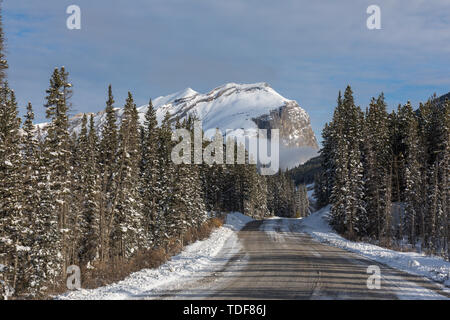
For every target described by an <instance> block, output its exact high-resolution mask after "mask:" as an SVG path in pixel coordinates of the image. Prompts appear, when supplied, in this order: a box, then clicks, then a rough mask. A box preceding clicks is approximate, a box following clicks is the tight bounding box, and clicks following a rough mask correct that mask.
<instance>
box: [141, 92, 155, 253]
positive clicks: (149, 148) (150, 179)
mask: <svg viewBox="0 0 450 320" xmlns="http://www.w3.org/2000/svg"><path fill="white" fill-rule="evenodd" d="M157 126H158V122H157V120H156V112H155V109H154V108H153V104H152V101H151V100H150V102H149V105H148V108H147V112H146V113H145V121H144V126H143V128H142V143H141V144H142V163H141V195H142V214H143V216H144V230H145V231H144V232H145V233H146V235H147V239H148V243H147V244H146V246H148V247H150V246H151V245H152V244H153V243H154V242H155V239H154V235H155V232H156V223H157V221H156V213H157V206H156V203H157V192H156V190H155V189H156V182H157V178H158V166H159V162H158V154H157V148H158V127H157Z"/></svg>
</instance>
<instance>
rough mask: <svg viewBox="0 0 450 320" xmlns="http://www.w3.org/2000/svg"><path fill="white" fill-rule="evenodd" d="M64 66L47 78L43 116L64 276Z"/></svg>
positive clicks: (66, 143)
mask: <svg viewBox="0 0 450 320" xmlns="http://www.w3.org/2000/svg"><path fill="white" fill-rule="evenodd" d="M67 78H68V76H67V72H66V71H65V69H64V68H63V67H62V68H60V69H57V68H56V69H55V70H54V72H53V74H52V77H51V79H50V87H49V89H47V91H46V93H47V96H46V104H45V107H46V115H47V118H48V119H49V120H50V124H49V125H48V128H47V136H46V138H45V149H46V150H45V152H44V156H45V157H46V162H47V165H48V169H49V173H50V180H49V182H50V190H51V193H52V195H51V197H52V205H53V207H54V211H55V212H56V214H57V215H58V227H59V230H60V233H61V246H62V249H61V250H62V251H61V255H62V264H61V275H64V274H65V272H66V269H67V266H68V265H69V264H70V263H71V259H72V258H73V256H71V255H70V243H69V242H68V240H69V234H70V232H71V227H72V226H71V225H70V224H69V223H70V221H71V220H72V219H71V217H70V214H71V212H70V210H69V209H70V193H71V192H70V184H71V180H70V179H71V170H70V136H69V120H68V111H69V110H68V99H69V97H70V95H71V91H70V90H69V89H68V88H70V87H71V84H70V83H69V82H68V79H67Z"/></svg>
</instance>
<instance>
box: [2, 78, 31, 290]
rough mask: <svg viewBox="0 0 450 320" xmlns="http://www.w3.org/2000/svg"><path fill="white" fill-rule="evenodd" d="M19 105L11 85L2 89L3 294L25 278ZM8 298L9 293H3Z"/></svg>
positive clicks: (24, 229)
mask: <svg viewBox="0 0 450 320" xmlns="http://www.w3.org/2000/svg"><path fill="white" fill-rule="evenodd" d="M19 128H20V118H18V110H17V102H16V99H15V95H14V91H12V90H11V89H9V87H8V84H7V83H5V84H4V87H2V88H0V181H1V184H0V264H2V265H4V266H6V267H4V268H3V269H4V270H3V272H1V273H0V280H1V281H2V282H3V283H2V285H1V287H2V288H1V289H0V290H3V291H5V290H8V291H9V293H11V292H13V291H17V286H18V284H19V281H21V280H22V279H21V278H22V277H23V276H24V273H23V272H24V270H23V268H22V267H23V265H24V263H25V261H26V260H25V259H26V255H25V252H26V251H27V250H29V248H28V247H27V246H26V244H27V241H26V240H27V234H28V233H29V230H28V225H26V223H25V221H24V220H25V219H24V212H23V207H22V179H23V178H22V158H21V154H20V148H19V146H20V142H21V137H20V134H19ZM0 294H2V295H5V296H6V295H7V294H8V292H0Z"/></svg>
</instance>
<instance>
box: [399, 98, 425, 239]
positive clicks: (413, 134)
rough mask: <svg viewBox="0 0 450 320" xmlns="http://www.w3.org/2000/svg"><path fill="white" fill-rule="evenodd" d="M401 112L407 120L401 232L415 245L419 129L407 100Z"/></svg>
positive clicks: (418, 212) (420, 205)
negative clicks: (404, 186) (403, 205)
mask: <svg viewBox="0 0 450 320" xmlns="http://www.w3.org/2000/svg"><path fill="white" fill-rule="evenodd" d="M402 114H403V115H404V119H405V121H406V122H407V126H406V132H405V135H406V139H405V145H406V154H407V155H406V159H405V160H406V161H405V181H406V188H405V196H404V198H405V214H404V217H403V232H404V235H405V236H406V237H407V238H408V240H409V242H410V243H411V244H412V245H415V244H416V240H417V236H418V235H420V229H419V223H420V217H421V215H422V214H423V199H422V198H421V196H420V193H419V191H420V188H421V186H420V184H421V181H422V170H421V165H420V163H419V148H420V145H419V143H420V141H419V130H418V123H417V119H416V116H415V114H414V111H413V109H412V106H411V104H410V103H409V102H408V103H407V104H406V105H405V106H404V107H403V111H402Z"/></svg>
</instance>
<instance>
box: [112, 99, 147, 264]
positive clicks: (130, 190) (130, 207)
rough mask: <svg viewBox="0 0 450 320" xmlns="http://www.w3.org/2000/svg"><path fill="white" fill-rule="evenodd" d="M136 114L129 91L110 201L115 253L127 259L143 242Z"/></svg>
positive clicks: (137, 121)
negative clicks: (112, 197) (112, 196)
mask: <svg viewBox="0 0 450 320" xmlns="http://www.w3.org/2000/svg"><path fill="white" fill-rule="evenodd" d="M139 137H140V135H139V118H138V112H137V109H136V104H135V103H134V100H133V96H132V95H131V93H130V92H128V97H127V100H126V103H125V106H124V113H123V116H122V123H121V126H120V130H119V152H118V155H117V158H118V160H117V169H116V172H117V189H116V191H115V198H114V201H113V209H112V210H113V212H114V215H113V217H112V218H113V220H112V223H113V233H112V238H111V239H112V244H113V251H114V256H115V257H118V258H120V259H127V258H130V257H131V256H133V255H134V254H136V253H137V252H138V251H139V249H140V248H142V247H143V246H144V245H145V243H148V242H147V241H145V239H144V237H145V236H146V234H145V233H144V232H143V217H142V210H141V199H140V192H139V191H140V188H139V175H140V163H141V159H140V157H141V154H142V153H141V150H140V145H139V141H140V138H139Z"/></svg>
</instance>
